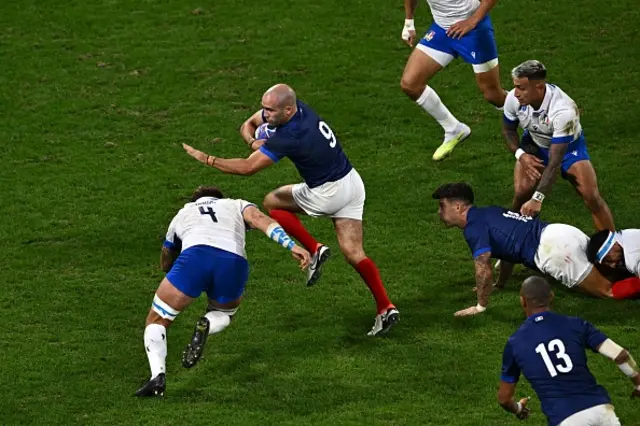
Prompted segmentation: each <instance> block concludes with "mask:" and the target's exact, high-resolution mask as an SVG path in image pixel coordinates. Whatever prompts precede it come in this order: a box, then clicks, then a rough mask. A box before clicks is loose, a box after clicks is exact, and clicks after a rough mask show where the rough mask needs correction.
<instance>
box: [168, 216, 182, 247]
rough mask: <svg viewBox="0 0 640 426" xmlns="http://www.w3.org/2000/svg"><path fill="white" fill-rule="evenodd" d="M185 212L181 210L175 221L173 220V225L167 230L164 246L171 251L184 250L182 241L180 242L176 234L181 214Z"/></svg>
mask: <svg viewBox="0 0 640 426" xmlns="http://www.w3.org/2000/svg"><path fill="white" fill-rule="evenodd" d="M182 212H183V210H180V211H179V212H178V214H176V215H175V216H174V217H173V219H172V220H171V223H169V229H167V234H166V236H165V238H164V244H163V246H164V247H166V248H168V249H169V250H176V251H180V250H181V249H182V247H181V246H182V241H181V240H180V238H179V237H178V236H177V234H176V232H177V231H176V228H177V226H178V223H179V222H180V217H179V216H180V214H181V213H182Z"/></svg>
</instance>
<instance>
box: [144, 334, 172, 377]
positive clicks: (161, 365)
mask: <svg viewBox="0 0 640 426" xmlns="http://www.w3.org/2000/svg"><path fill="white" fill-rule="evenodd" d="M144 348H145V350H146V351H147V358H148V359H149V367H150V368H151V378H152V379H153V378H154V377H156V376H157V375H158V374H160V373H164V372H165V370H166V365H165V360H166V358H167V329H166V328H165V327H164V326H163V325H160V324H149V325H148V326H147V328H145V329H144Z"/></svg>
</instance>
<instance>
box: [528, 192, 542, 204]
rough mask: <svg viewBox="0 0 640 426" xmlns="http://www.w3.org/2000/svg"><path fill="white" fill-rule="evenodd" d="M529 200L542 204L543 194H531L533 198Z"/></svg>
mask: <svg viewBox="0 0 640 426" xmlns="http://www.w3.org/2000/svg"><path fill="white" fill-rule="evenodd" d="M531 199H532V200H536V201H539V202H542V201H543V200H544V194H543V193H542V192H540V191H536V192H534V193H533V197H531Z"/></svg>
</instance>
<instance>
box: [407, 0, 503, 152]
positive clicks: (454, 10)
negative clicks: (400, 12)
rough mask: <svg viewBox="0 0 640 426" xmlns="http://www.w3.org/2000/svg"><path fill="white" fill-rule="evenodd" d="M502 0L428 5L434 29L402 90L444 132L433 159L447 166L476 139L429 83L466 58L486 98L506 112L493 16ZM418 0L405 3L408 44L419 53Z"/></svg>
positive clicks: (410, 64) (443, 0) (438, 0)
mask: <svg viewBox="0 0 640 426" xmlns="http://www.w3.org/2000/svg"><path fill="white" fill-rule="evenodd" d="M497 2H498V0H482V1H479V0H427V3H428V4H429V7H430V8H431V14H432V15H433V20H434V23H433V24H432V25H431V27H429V30H428V31H427V33H426V34H425V36H424V37H423V38H422V39H421V40H420V41H419V42H418V44H417V46H416V48H415V49H414V50H413V53H411V56H410V57H409V60H408V61H407V64H406V65H405V69H404V72H403V73H402V79H401V81H400V87H401V88H402V91H403V92H404V93H406V94H407V96H409V98H411V99H412V100H414V101H415V102H416V103H417V104H418V105H420V107H422V109H424V110H425V111H426V112H428V113H429V115H431V116H432V117H433V118H434V119H435V120H436V121H437V122H438V123H439V124H440V125H441V126H442V128H443V129H444V132H445V133H444V141H443V142H442V145H440V147H438V149H437V150H436V152H435V153H434V154H433V159H434V160H442V159H443V158H444V157H446V156H447V155H449V154H450V153H451V151H453V149H454V148H455V147H456V145H457V144H458V143H460V142H462V141H463V140H464V139H466V138H467V137H468V136H469V135H470V134H471V129H470V128H469V126H467V125H466V124H464V123H461V122H460V121H458V119H457V118H456V117H454V116H453V114H451V112H449V110H448V109H447V107H446V106H445V105H444V103H442V101H441V100H440V97H439V96H438V94H437V93H436V92H435V91H434V90H433V89H432V88H431V87H429V86H428V84H429V81H430V80H431V79H432V78H433V77H434V76H435V75H436V74H437V73H438V72H439V71H440V70H441V69H443V68H444V67H446V66H447V65H448V64H449V63H450V62H451V61H452V60H454V59H455V58H457V57H458V56H460V57H461V58H462V59H463V60H464V61H465V62H467V63H469V64H471V65H472V66H473V71H474V72H475V75H476V83H477V85H478V87H479V88H480V90H481V91H482V93H483V95H484V98H485V99H486V100H487V101H488V102H490V103H492V104H493V105H495V106H496V107H498V108H501V107H502V106H503V104H504V99H505V96H506V91H505V90H504V89H503V88H502V86H501V84H500V71H499V67H498V48H497V46H496V41H495V38H494V35H493V24H492V23H491V18H490V17H489V11H490V10H491V9H492V8H493V7H494V6H495V5H496V3H497ZM417 3H418V0H404V9H405V23H404V28H403V30H402V39H403V40H405V42H406V43H407V44H408V45H409V46H411V47H413V45H414V42H415V41H416V29H415V25H414V19H413V18H414V12H415V10H416V6H417Z"/></svg>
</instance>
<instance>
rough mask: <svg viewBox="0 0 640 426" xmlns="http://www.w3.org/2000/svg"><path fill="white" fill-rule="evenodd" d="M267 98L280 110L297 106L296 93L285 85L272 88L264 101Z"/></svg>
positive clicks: (265, 94)
mask: <svg viewBox="0 0 640 426" xmlns="http://www.w3.org/2000/svg"><path fill="white" fill-rule="evenodd" d="M267 97H268V98H270V99H269V100H270V101H271V102H272V103H274V104H275V106H276V107H278V108H283V107H286V106H289V107H291V106H294V105H295V104H296V92H294V91H293V89H292V88H291V87H290V86H288V85H286V84H283V83H280V84H276V85H275V86H272V87H270V88H269V89H268V90H267V91H266V92H265V93H264V96H263V99H264V98H267Z"/></svg>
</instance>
